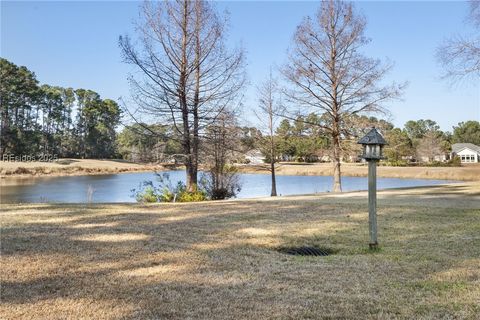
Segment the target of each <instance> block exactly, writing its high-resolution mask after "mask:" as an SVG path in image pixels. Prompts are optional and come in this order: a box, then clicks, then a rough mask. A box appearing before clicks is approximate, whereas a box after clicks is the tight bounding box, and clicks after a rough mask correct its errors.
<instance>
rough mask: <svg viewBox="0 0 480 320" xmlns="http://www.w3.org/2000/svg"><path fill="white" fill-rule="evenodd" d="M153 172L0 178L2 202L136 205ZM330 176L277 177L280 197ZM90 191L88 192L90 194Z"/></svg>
mask: <svg viewBox="0 0 480 320" xmlns="http://www.w3.org/2000/svg"><path fill="white" fill-rule="evenodd" d="M169 174H170V179H171V181H172V182H173V183H175V182H176V181H179V180H183V181H185V172H184V171H170V172H169ZM155 179H156V176H155V175H154V174H153V173H145V172H142V173H122V174H111V175H92V176H67V177H32V178H5V179H1V193H0V196H1V199H0V200H1V203H25V202H87V201H88V200H89V199H90V197H89V192H93V193H92V195H91V200H92V201H93V202H135V199H133V198H132V197H131V194H132V192H131V190H132V189H133V188H138V186H139V185H140V184H141V182H142V181H144V180H155ZM241 181H242V191H241V192H240V193H239V195H238V198H252V197H263V196H268V195H270V182H271V179H270V175H268V174H242V175H241ZM332 182H333V180H332V177H324V176H277V192H278V194H279V195H293V194H308V193H317V192H327V191H330V190H331V188H332ZM446 182H450V181H446V180H424V179H397V178H379V179H378V183H377V185H378V188H379V189H385V188H398V187H414V186H428V185H435V184H441V183H446ZM342 186H343V190H344V191H354V190H366V189H367V178H362V177H344V178H343V179H342ZM89 188H90V191H89Z"/></svg>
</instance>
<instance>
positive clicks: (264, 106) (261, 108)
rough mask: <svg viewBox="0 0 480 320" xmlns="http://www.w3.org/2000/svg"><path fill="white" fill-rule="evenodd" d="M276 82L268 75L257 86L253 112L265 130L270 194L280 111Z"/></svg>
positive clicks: (273, 182)
mask: <svg viewBox="0 0 480 320" xmlns="http://www.w3.org/2000/svg"><path fill="white" fill-rule="evenodd" d="M278 92H279V90H278V84H277V81H276V79H274V78H273V77H272V71H270V76H269V78H268V79H267V81H265V82H264V83H262V84H261V85H260V87H259V88H258V96H259V99H258V102H259V105H258V112H255V114H256V116H257V118H258V120H259V121H260V122H261V123H262V125H263V127H264V129H265V131H266V135H265V137H266V140H267V141H266V142H267V145H268V146H267V148H266V149H268V153H269V160H270V172H271V176H272V192H271V194H270V195H271V196H272V197H276V196H277V183H276V178H275V163H276V160H277V152H276V151H277V150H276V149H277V147H276V142H275V128H276V127H277V122H278V115H279V114H280V113H281V108H282V107H281V104H280V101H278V99H277V97H276V95H277V94H278Z"/></svg>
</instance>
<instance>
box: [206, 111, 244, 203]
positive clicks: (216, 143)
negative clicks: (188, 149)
mask: <svg viewBox="0 0 480 320" xmlns="http://www.w3.org/2000/svg"><path fill="white" fill-rule="evenodd" d="M240 133H241V130H240V128H239V127H238V125H237V122H236V115H235V114H234V113H233V112H231V111H229V110H224V111H222V113H221V114H220V115H219V116H218V117H217V120H216V121H215V123H213V124H211V125H209V126H208V127H207V129H206V132H205V139H204V142H205V147H204V148H203V152H204V153H205V160H206V161H205V164H206V169H207V170H206V173H205V174H204V175H203V178H204V179H203V181H201V182H202V184H203V188H204V189H205V190H206V191H207V194H208V195H209V196H210V198H211V199H212V200H221V199H227V198H231V197H234V196H235V195H236V194H237V193H238V192H239V191H240V188H241V185H240V179H239V176H238V170H237V168H236V167H234V166H232V165H231V163H232V162H233V160H234V159H235V158H237V156H238V155H237V154H238V150H237V148H238V147H237V146H238V145H239V144H240V136H241V134H240Z"/></svg>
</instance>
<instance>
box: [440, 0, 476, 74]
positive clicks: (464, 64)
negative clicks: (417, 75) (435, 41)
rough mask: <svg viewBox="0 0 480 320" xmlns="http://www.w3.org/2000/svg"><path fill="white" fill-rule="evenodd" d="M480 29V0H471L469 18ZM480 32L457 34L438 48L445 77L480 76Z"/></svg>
mask: <svg viewBox="0 0 480 320" xmlns="http://www.w3.org/2000/svg"><path fill="white" fill-rule="evenodd" d="M467 20H468V21H469V22H470V23H471V24H472V25H473V26H474V28H476V29H477V31H480V1H479V0H470V13H469V16H468V19H467ZM479 34H480V33H478V32H477V33H476V35H475V36H471V37H466V36H462V35H456V36H454V37H452V38H450V39H447V40H445V41H444V43H443V44H442V45H441V46H440V47H439V48H438V49H437V59H438V61H439V62H440V64H441V65H442V66H443V68H444V74H443V76H442V77H443V78H444V79H450V80H452V81H459V80H466V79H470V78H474V79H478V78H480V36H479Z"/></svg>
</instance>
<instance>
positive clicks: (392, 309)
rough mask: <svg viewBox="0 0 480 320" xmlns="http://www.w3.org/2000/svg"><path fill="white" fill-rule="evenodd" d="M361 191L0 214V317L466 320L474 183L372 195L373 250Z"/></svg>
mask: <svg viewBox="0 0 480 320" xmlns="http://www.w3.org/2000/svg"><path fill="white" fill-rule="evenodd" d="M365 196H366V195H365V193H364V192H356V193H349V194H341V195H334V194H324V195H317V196H295V197H284V198H278V199H269V198H267V199H260V200H243V201H225V202H211V203H192V204H155V205H148V206H142V205H126V204H125V205H89V206H88V205H87V206H85V205H60V204H29V205H3V206H2V213H1V214H2V257H1V270H2V272H1V275H0V279H1V282H2V296H1V300H2V304H1V307H0V311H1V315H2V318H6V319H18V318H25V319H27V318H28V319H30V318H35V319H179V318H181V319H184V318H188V319H332V318H336V319H394V318H402V319H479V318H480V269H479V265H480V237H479V234H480V184H479V183H464V184H456V185H447V186H436V187H431V188H416V189H409V190H388V191H382V192H381V193H380V196H379V202H378V205H379V219H378V221H379V234H380V238H379V239H380V244H381V247H382V249H381V251H379V252H376V253H369V252H368V250H366V244H367V241H368V240H367V239H368V234H367V233H368V231H367V230H368V228H367V213H366V198H365ZM292 244H310V245H318V246H322V247H328V248H331V249H334V250H337V251H338V253H337V254H335V255H332V256H329V257H294V256H288V255H284V254H281V253H278V252H276V251H274V250H272V249H274V248H275V247H277V246H285V245H292Z"/></svg>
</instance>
